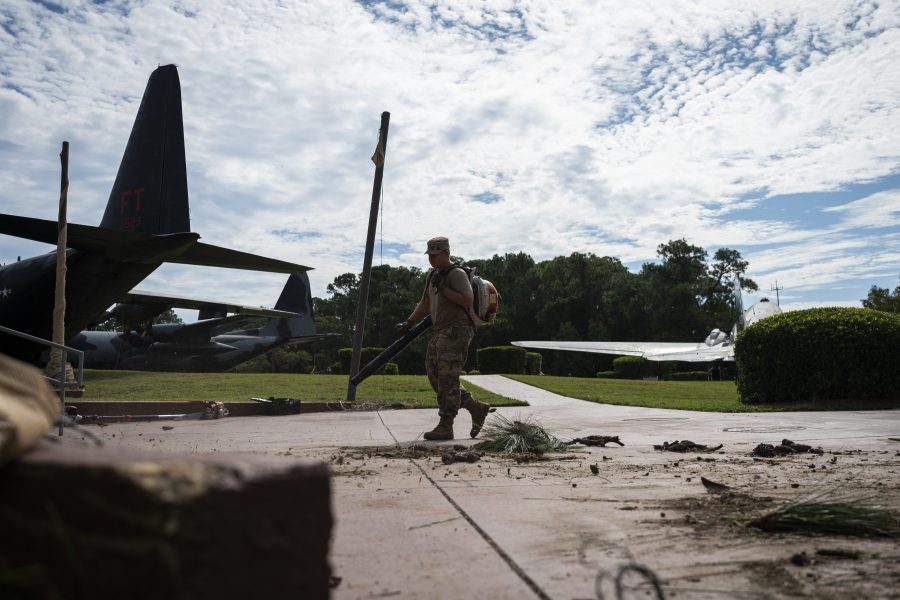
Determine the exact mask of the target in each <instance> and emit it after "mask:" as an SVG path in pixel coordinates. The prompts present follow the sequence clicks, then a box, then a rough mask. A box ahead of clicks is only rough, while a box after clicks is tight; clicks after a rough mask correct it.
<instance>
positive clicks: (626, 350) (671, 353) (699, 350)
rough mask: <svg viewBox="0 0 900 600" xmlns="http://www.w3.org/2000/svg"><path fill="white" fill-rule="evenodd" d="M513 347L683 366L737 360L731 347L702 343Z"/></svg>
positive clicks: (516, 343)
mask: <svg viewBox="0 0 900 600" xmlns="http://www.w3.org/2000/svg"><path fill="white" fill-rule="evenodd" d="M512 345H513V346H522V347H523V348H534V349H536V350H568V351H572V352H593V353H594V354H619V355H622V356H643V357H644V358H646V359H647V360H654V361H664V360H679V361H684V362H709V361H713V360H729V361H730V360H734V348H733V346H731V345H727V346H725V345H722V344H719V345H716V346H707V345H706V344H704V343H703V342H700V343H690V342H689V343H681V342H533V341H526V342H512Z"/></svg>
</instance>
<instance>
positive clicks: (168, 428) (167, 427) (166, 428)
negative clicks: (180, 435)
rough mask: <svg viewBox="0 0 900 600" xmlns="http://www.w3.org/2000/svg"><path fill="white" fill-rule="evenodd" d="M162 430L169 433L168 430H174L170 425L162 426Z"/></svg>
mask: <svg viewBox="0 0 900 600" xmlns="http://www.w3.org/2000/svg"><path fill="white" fill-rule="evenodd" d="M162 428H163V429H164V430H165V431H169V430H170V429H175V428H174V427H172V426H171V425H163V426H162Z"/></svg>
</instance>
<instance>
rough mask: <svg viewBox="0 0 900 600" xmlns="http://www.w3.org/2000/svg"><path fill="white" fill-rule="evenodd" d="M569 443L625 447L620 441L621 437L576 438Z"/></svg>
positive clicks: (595, 436)
mask: <svg viewBox="0 0 900 600" xmlns="http://www.w3.org/2000/svg"><path fill="white" fill-rule="evenodd" d="M569 443H570V444H581V445H582V446H606V445H607V444H618V445H620V446H624V445H625V444H623V443H622V441H621V440H619V436H617V435H589V436H586V437H583V438H575V439H574V440H572V441H571V442H569Z"/></svg>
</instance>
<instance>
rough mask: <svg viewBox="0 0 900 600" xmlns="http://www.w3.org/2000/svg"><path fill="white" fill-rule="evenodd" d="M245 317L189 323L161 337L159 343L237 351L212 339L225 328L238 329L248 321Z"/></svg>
mask: <svg viewBox="0 0 900 600" xmlns="http://www.w3.org/2000/svg"><path fill="white" fill-rule="evenodd" d="M246 319H247V317H246V316H244V315H232V316H230V317H220V318H217V319H206V320H204V321H196V322H194V323H187V324H185V325H183V326H181V327H178V328H176V329H174V330H172V331H169V332H166V333H165V334H164V335H159V336H158V337H159V341H160V342H165V343H176V344H191V343H193V344H218V346H217V348H218V351H221V352H225V351H228V350H235V348H234V346H229V345H227V344H221V343H219V342H215V341H212V340H211V339H210V338H212V337H214V336H215V335H216V332H217V331H219V330H221V329H222V328H223V327H224V328H229V327H236V326H238V325H239V324H241V323H242V322H244V321H246Z"/></svg>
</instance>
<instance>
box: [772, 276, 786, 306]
mask: <svg viewBox="0 0 900 600" xmlns="http://www.w3.org/2000/svg"><path fill="white" fill-rule="evenodd" d="M783 289H784V288H783V287H778V280H777V279H776V280H775V285H772V286H769V290H770V291H773V292H775V303H776V304H777V305H778V306H781V297H780V296H779V295H778V292H780V291H781V290H783Z"/></svg>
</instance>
